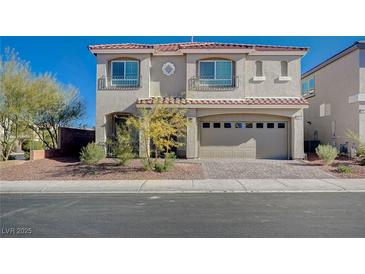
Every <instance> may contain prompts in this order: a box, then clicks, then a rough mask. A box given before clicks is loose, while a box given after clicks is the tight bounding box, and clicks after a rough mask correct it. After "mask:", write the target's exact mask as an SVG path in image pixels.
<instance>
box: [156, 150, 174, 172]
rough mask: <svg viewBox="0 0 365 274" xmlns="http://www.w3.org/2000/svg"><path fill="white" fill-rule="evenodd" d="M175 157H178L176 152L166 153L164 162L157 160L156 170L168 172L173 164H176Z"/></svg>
mask: <svg viewBox="0 0 365 274" xmlns="http://www.w3.org/2000/svg"><path fill="white" fill-rule="evenodd" d="M175 159H176V156H175V153H173V152H172V153H165V159H164V161H163V162H162V163H159V162H157V161H156V162H155V164H154V170H155V171H156V172H167V171H169V170H170V169H171V168H172V167H173V166H174V163H175Z"/></svg>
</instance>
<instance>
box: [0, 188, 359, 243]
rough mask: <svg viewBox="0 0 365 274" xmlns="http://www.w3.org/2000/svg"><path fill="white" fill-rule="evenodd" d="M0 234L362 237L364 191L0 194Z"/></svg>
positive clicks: (57, 235)
mask: <svg viewBox="0 0 365 274" xmlns="http://www.w3.org/2000/svg"><path fill="white" fill-rule="evenodd" d="M0 206H1V207H0V222H1V237H4V238H5V237H202V238H204V237H365V193H360V192H357V193H350V192H338V193H336V192H331V193H330V192H327V193H326V192H323V193H319V192H318V193H184V194H183V193H179V194H176V193H138V194H131V193H130V194H117V193H113V194H106V193H104V194H92V193H87V194H76V193H75V194H64V193H63V194H62V193H57V194H52V193H46V194H45V193H41V194H19V193H18V194H16V193H12V194H1V196H0Z"/></svg>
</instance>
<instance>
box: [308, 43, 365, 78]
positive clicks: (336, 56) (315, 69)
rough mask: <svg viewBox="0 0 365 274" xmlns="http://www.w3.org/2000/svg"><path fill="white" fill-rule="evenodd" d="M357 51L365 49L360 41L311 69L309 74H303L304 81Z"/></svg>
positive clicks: (364, 44) (364, 45)
mask: <svg viewBox="0 0 365 274" xmlns="http://www.w3.org/2000/svg"><path fill="white" fill-rule="evenodd" d="M357 49H365V43H364V42H362V41H360V42H356V43H355V44H353V45H352V46H350V47H348V48H346V49H344V50H342V51H340V52H339V53H337V54H335V55H333V56H332V57H330V58H328V59H326V60H325V61H323V62H321V63H319V64H318V65H316V66H315V67H313V68H311V69H310V70H308V71H307V72H305V73H303V74H302V79H304V78H306V77H308V76H309V75H311V74H313V73H315V72H316V71H318V70H320V69H322V68H324V67H325V66H327V65H329V64H331V63H333V62H335V61H337V60H338V59H340V58H342V57H343V56H345V55H347V54H349V53H351V52H353V51H355V50H357Z"/></svg>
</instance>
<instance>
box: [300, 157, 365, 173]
mask: <svg viewBox="0 0 365 274" xmlns="http://www.w3.org/2000/svg"><path fill="white" fill-rule="evenodd" d="M307 157H308V158H307V162H308V163H309V164H310V165H315V166H318V167H320V168H321V169H323V170H325V171H327V172H329V173H331V174H332V175H334V176H336V177H338V178H365V166H362V165H360V162H359V161H358V160H356V159H351V158H349V157H347V156H339V157H337V158H336V160H335V161H334V162H333V163H332V164H331V165H329V166H325V165H323V162H322V160H320V159H319V158H318V155H317V154H315V153H310V154H308V155H307ZM340 165H344V166H348V167H350V168H351V169H352V173H350V174H346V173H340V172H338V170H337V167H338V166H340Z"/></svg>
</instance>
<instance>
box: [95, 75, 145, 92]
mask: <svg viewBox="0 0 365 274" xmlns="http://www.w3.org/2000/svg"><path fill="white" fill-rule="evenodd" d="M140 87H141V77H139V78H138V79H126V78H122V77H115V76H113V77H106V76H103V77H100V78H99V79H98V89H99V90H130V89H138V88H140Z"/></svg>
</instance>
